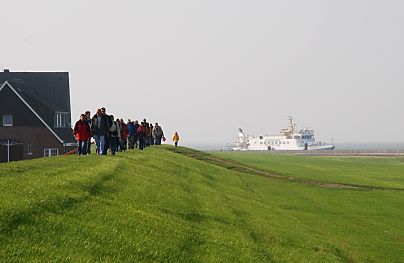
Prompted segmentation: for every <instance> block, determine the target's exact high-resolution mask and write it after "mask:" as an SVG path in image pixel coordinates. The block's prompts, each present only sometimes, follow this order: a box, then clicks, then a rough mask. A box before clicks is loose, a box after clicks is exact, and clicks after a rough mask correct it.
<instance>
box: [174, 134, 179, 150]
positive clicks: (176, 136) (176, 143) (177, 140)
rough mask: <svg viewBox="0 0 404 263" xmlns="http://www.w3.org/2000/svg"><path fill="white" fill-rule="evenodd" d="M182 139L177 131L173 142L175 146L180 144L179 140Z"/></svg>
mask: <svg viewBox="0 0 404 263" xmlns="http://www.w3.org/2000/svg"><path fill="white" fill-rule="evenodd" d="M179 141H180V136H179V135H178V132H175V134H174V136H173V142H174V145H175V147H177V146H178V142H179Z"/></svg>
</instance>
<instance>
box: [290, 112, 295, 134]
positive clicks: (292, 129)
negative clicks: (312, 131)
mask: <svg viewBox="0 0 404 263" xmlns="http://www.w3.org/2000/svg"><path fill="white" fill-rule="evenodd" d="M289 127H290V131H291V134H294V133H295V128H296V124H295V123H294V122H293V118H292V116H290V115H289Z"/></svg>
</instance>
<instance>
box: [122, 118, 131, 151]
mask: <svg viewBox="0 0 404 263" xmlns="http://www.w3.org/2000/svg"><path fill="white" fill-rule="evenodd" d="M120 124H121V129H122V138H121V139H122V141H121V148H122V150H123V151H126V149H127V147H128V135H129V131H128V126H127V125H126V123H125V122H124V121H123V119H121V120H120Z"/></svg>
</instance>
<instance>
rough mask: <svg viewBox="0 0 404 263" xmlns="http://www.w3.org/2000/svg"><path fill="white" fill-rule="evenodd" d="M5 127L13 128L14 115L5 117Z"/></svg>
mask: <svg viewBox="0 0 404 263" xmlns="http://www.w3.org/2000/svg"><path fill="white" fill-rule="evenodd" d="M3 126H8V127H11V126H13V115H3Z"/></svg>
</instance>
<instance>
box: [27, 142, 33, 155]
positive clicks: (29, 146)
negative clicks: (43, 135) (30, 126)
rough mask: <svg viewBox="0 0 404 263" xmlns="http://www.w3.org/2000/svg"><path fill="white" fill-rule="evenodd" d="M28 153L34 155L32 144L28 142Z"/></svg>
mask: <svg viewBox="0 0 404 263" xmlns="http://www.w3.org/2000/svg"><path fill="white" fill-rule="evenodd" d="M27 153H28V155H32V144H30V143H29V144H28V145H27Z"/></svg>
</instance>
